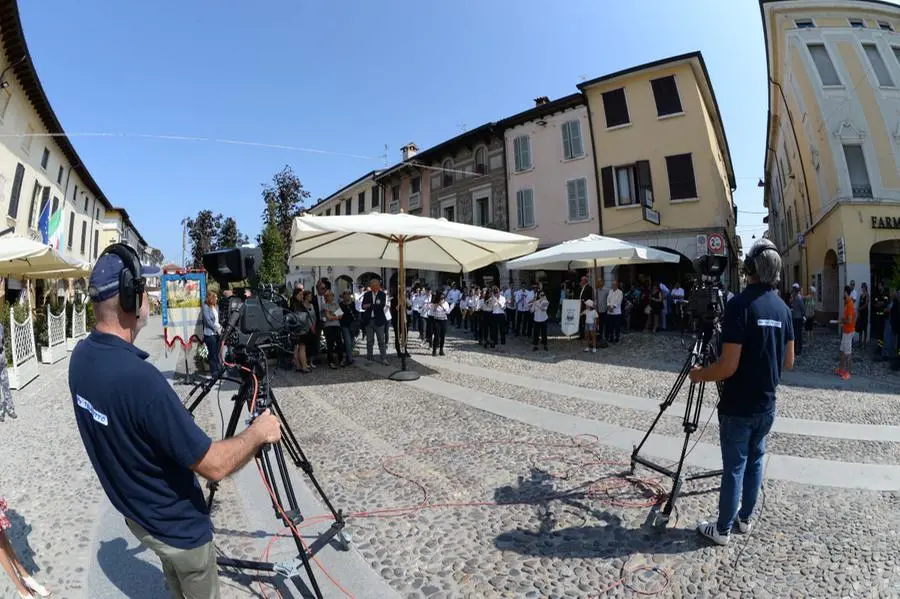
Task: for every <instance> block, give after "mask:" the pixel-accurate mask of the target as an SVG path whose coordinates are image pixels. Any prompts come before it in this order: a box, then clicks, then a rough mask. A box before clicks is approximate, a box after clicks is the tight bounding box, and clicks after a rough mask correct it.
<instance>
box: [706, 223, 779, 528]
mask: <svg viewBox="0 0 900 599" xmlns="http://www.w3.org/2000/svg"><path fill="white" fill-rule="evenodd" d="M744 274H745V276H746V277H747V280H748V282H749V284H748V285H747V288H746V289H745V290H744V291H743V293H741V294H740V295H738V296H735V297H734V298H733V299H732V300H731V301H730V302H728V303H727V304H725V319H724V322H723V324H722V334H721V341H722V356H721V357H720V358H719V360H718V361H716V362H715V363H713V364H711V365H709V366H708V367H706V368H697V369H695V370H694V371H692V372H691V381H693V382H695V383H699V382H701V381H706V382H708V383H715V382H719V381H724V385H723V387H724V389H723V393H722V397H721V399H720V401H719V445H720V446H721V450H722V469H723V473H722V486H721V489H720V491H719V517H718V520H717V521H715V522H701V523H700V525H699V526H698V527H697V531H698V532H699V533H700V534H701V535H703V536H704V537H706V538H708V539H710V540H711V541H713V542H714V543H716V544H718V545H725V544H727V543H728V541H729V539H730V538H731V537H730V534H731V529H732V526H733V524H734V523H735V517H737V525H738V530H740V532H742V533H747V532H749V531H750V529H751V527H752V526H753V524H752V521H751V517H752V516H753V509H754V508H755V507H756V500H757V498H758V497H759V490H760V487H761V486H762V475H763V457H764V456H765V452H766V437H767V436H768V434H769V431H770V430H771V429H772V423H773V422H774V421H775V389H776V388H777V387H778V383H779V381H780V380H781V370H782V367H784V368H788V369H791V368H793V367H794V329H793V321H792V320H791V311H790V309H788V307H787V305H785V303H784V302H783V301H782V300H781V298H779V297H778V293H777V292H776V291H775V287H776V286H777V285H778V280H779V278H780V276H781V254H779V252H778V248H776V247H775V244H774V243H772V242H771V241H769V240H768V239H763V240H760V241H759V242H758V243H757V244H756V245H754V246H753V248H752V249H751V250H750V253H749V254H747V258H746V260H744ZM739 507H740V511H739V510H738V508H739Z"/></svg>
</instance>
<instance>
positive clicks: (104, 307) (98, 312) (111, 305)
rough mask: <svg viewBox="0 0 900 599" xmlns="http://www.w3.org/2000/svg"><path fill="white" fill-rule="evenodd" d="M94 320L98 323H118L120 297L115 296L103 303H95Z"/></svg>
mask: <svg viewBox="0 0 900 599" xmlns="http://www.w3.org/2000/svg"><path fill="white" fill-rule="evenodd" d="M93 304H94V318H95V319H96V320H97V322H106V321H113V322H118V319H119V296H118V295H114V296H112V297H110V298H107V299H105V300H103V301H102V302H93Z"/></svg>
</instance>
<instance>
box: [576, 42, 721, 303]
mask: <svg viewBox="0 0 900 599" xmlns="http://www.w3.org/2000/svg"><path fill="white" fill-rule="evenodd" d="M578 88H579V89H580V90H581V91H582V93H583V94H584V96H585V99H586V102H587V106H588V114H589V122H590V125H591V135H592V138H593V147H594V161H595V165H594V166H595V170H596V176H597V188H598V189H600V194H599V195H600V198H598V203H599V207H600V209H599V212H600V217H601V218H600V232H601V233H602V234H603V235H608V236H611V237H618V238H621V239H625V240H627V241H633V242H636V243H640V244H643V245H648V246H651V247H657V248H660V249H664V250H667V251H672V252H677V253H679V254H681V256H682V264H681V265H680V267H678V268H676V267H673V266H672V265H666V266H656V267H653V268H651V269H646V268H645V269H642V273H641V274H649V275H650V276H651V277H652V279H653V280H654V281H657V280H661V281H662V282H665V283H667V284H668V285H671V283H672V282H673V281H674V280H675V279H676V278H679V279H684V278H685V276H686V275H688V274H692V273H693V268H692V266H691V265H690V264H689V262H690V261H693V260H695V259H696V258H697V257H698V256H699V255H703V254H706V253H718V254H724V255H727V256H728V258H729V271H728V273H727V274H726V276H725V278H724V280H725V282H726V283H727V284H729V285H732V286H735V287H736V281H737V279H736V272H737V270H736V268H737V259H736V256H738V253H739V246H738V240H737V238H736V236H735V224H736V216H737V211H736V209H735V205H734V201H733V198H732V192H733V190H734V189H735V177H734V170H733V167H732V164H731V155H730V152H729V150H728V142H727V140H726V138H725V130H724V126H723V124H722V119H721V115H720V114H719V108H718V105H717V103H716V97H715V94H714V92H713V88H712V84H711V83H710V79H709V73H708V72H707V70H706V65H705V63H704V61H703V56H702V55H701V54H700V52H692V53H689V54H683V55H680V56H673V57H671V58H666V59H663V60H658V61H656V62H652V63H648V64H644V65H640V66H637V67H633V68H630V69H627V70H624V71H619V72H616V73H612V74H610V75H605V76H603V77H599V78H597V79H593V80H590V81H586V82H584V83H581V84H580V85H579V86H578ZM636 275H637V273H636V272H633V271H632V269H627V270H622V271H621V272H617V274H616V276H617V277H618V278H619V279H625V280H627V279H629V278H634V277H635V276H636ZM608 277H609V275H607V278H608Z"/></svg>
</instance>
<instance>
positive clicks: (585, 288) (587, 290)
mask: <svg viewBox="0 0 900 599" xmlns="http://www.w3.org/2000/svg"><path fill="white" fill-rule="evenodd" d="M578 299H579V300H581V308H580V309H579V312H578V313H579V314H581V316H580V317H579V318H578V338H579V339H584V311H585V310H586V309H587V306H585V305H584V302H586V301H588V300H591V301H594V288H593V287H591V286H590V284H589V283H588V278H587V277H586V276H585V277H581V291H579V293H578Z"/></svg>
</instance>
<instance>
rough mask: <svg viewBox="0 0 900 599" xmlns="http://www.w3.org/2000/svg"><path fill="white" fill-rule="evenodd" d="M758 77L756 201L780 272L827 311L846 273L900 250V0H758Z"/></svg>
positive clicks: (875, 274) (888, 260)
mask: <svg viewBox="0 0 900 599" xmlns="http://www.w3.org/2000/svg"><path fill="white" fill-rule="evenodd" d="M760 11H761V14H762V19H763V30H764V34H765V42H766V53H767V62H768V77H769V121H768V132H767V138H766V158H765V177H766V178H765V203H766V207H767V208H768V210H769V216H768V224H769V237H770V238H771V239H772V240H773V241H775V243H776V244H777V245H778V247H779V248H780V249H781V251H782V254H783V256H784V262H785V276H784V278H785V283H786V284H789V283H794V282H797V283H800V284H801V285H802V286H803V287H804V288H805V287H807V285H808V284H810V283H812V284H814V285H815V286H816V288H817V294H816V295H817V298H816V299H817V301H818V302H819V310H820V311H822V312H823V313H824V314H823V316H826V317H827V316H829V315H833V314H836V313H837V312H838V307H839V300H840V297H841V294H842V291H841V290H842V289H843V286H844V285H845V284H848V283H849V282H850V281H855V282H856V284H857V287H859V285H860V284H861V283H862V282H867V283H868V284H869V286H870V289H871V287H872V285H873V284H874V283H876V282H877V281H881V280H883V279H884V278H885V277H887V276H888V273H889V272H890V269H891V267H892V264H893V260H894V258H895V257H896V256H898V255H900V91H898V86H900V34H898V33H897V31H898V29H900V6H897V5H896V4H891V3H888V2H881V1H877V0H854V1H847V0H843V1H835V0H806V1H803V2H799V1H796V0H793V1H787V0H761V2H760Z"/></svg>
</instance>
